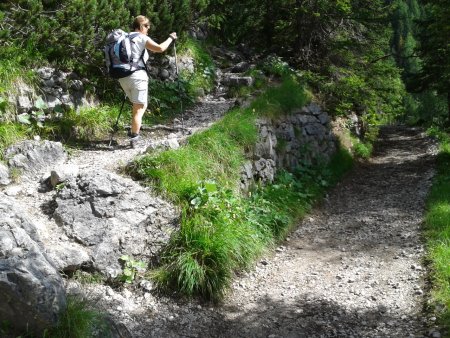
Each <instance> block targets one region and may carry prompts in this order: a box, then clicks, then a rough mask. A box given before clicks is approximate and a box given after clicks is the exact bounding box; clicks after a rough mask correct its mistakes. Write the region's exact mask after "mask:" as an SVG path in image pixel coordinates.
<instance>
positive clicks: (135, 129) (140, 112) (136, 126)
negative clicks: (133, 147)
mask: <svg viewBox="0 0 450 338" xmlns="http://www.w3.org/2000/svg"><path fill="white" fill-rule="evenodd" d="M145 109H147V106H146V105H144V104H142V103H133V117H132V119H131V133H133V134H139V131H140V130H141V125H142V117H143V116H144V113H145Z"/></svg>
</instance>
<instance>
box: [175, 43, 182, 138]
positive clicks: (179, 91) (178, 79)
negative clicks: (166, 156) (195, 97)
mask: <svg viewBox="0 0 450 338" xmlns="http://www.w3.org/2000/svg"><path fill="white" fill-rule="evenodd" d="M176 41H177V40H174V41H173V52H174V54H175V73H176V75H177V84H178V95H179V96H180V93H181V85H180V76H179V74H178V58H177V45H176ZM180 110H181V129H182V130H183V133H184V113H183V98H182V97H181V96H180Z"/></svg>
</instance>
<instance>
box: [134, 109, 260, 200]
mask: <svg viewBox="0 0 450 338" xmlns="http://www.w3.org/2000/svg"><path fill="white" fill-rule="evenodd" d="M253 122H254V116H253V114H252V113H251V112H249V111H244V112H243V111H239V110H234V111H232V112H229V113H228V114H227V115H226V116H225V117H224V119H223V120H222V121H220V122H219V123H216V124H215V125H213V126H212V127H211V128H210V129H208V130H206V131H204V132H201V133H198V134H194V135H193V136H192V137H190V138H189V143H188V145H187V146H185V147H183V148H180V149H179V150H171V151H167V152H163V153H160V154H150V155H146V156H143V157H142V158H140V159H138V160H137V161H136V162H135V165H134V168H133V171H134V172H135V173H136V174H138V175H139V176H140V177H145V178H147V179H151V180H152V182H153V184H155V185H156V186H157V188H158V189H159V190H161V191H165V192H166V193H167V194H168V195H169V196H170V197H172V198H174V199H177V198H180V197H184V198H186V197H187V196H190V194H191V193H192V192H193V191H194V190H195V189H196V188H195V187H196V186H197V182H199V181H202V180H207V179H209V178H212V177H214V178H215V180H216V181H217V182H218V183H219V184H221V185H223V186H225V187H229V188H235V184H236V183H235V182H237V181H238V178H239V171H240V166H241V164H242V163H243V162H244V149H246V148H248V147H250V146H251V145H252V144H253V143H254V141H255V140H256V133H257V131H256V127H255V125H254V123H253ZM230 178H233V179H234V180H233V179H230ZM230 182H233V183H230ZM230 184H231V186H230Z"/></svg>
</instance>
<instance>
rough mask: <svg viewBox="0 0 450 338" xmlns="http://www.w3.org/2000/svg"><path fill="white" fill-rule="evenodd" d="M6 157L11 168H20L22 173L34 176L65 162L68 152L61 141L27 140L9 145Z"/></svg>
mask: <svg viewBox="0 0 450 338" xmlns="http://www.w3.org/2000/svg"><path fill="white" fill-rule="evenodd" d="M5 158H6V159H7V161H8V166H9V168H10V169H13V168H14V169H18V170H20V172H21V175H24V176H27V177H33V176H36V175H39V174H40V173H41V172H42V171H45V169H46V168H49V167H50V166H55V165H58V164H61V163H63V162H64V161H65V160H66V159H67V153H66V152H65V150H64V148H63V146H62V144H61V143H59V142H52V141H47V140H46V141H30V140H27V141H23V142H20V143H18V144H15V145H13V146H11V147H9V148H8V149H7V150H6V152H5Z"/></svg>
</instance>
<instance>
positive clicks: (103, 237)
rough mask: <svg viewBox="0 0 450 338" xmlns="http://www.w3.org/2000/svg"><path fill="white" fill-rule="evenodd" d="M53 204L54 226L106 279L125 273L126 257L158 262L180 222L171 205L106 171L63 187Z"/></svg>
mask: <svg viewBox="0 0 450 338" xmlns="http://www.w3.org/2000/svg"><path fill="white" fill-rule="evenodd" d="M55 201H56V204H57V207H56V209H55V211H54V214H53V216H54V218H55V220H56V222H57V223H58V224H59V225H60V226H61V227H62V228H63V230H64V232H65V233H66V235H67V236H68V237H69V238H71V239H72V240H74V241H76V242H77V243H79V244H80V245H81V246H82V247H84V249H85V250H87V252H88V253H89V256H90V260H91V264H92V266H93V267H94V268H95V269H97V270H99V271H101V272H102V273H104V274H105V275H107V276H108V277H116V276H117V275H118V274H119V273H120V272H121V266H120V264H119V258H120V256H121V255H123V254H127V255H134V256H137V257H142V258H144V257H145V258H147V259H149V258H155V257H156V254H157V253H158V251H159V250H160V249H161V247H162V246H163V245H164V244H166V243H167V242H168V240H169V236H170V234H171V232H172V231H173V230H174V229H175V227H176V223H177V222H176V221H177V217H178V216H177V213H176V211H175V210H174V208H173V207H171V206H170V205H169V204H168V203H167V202H164V201H163V200H162V199H160V198H156V197H152V196H151V195H150V194H149V192H148V190H146V189H144V188H142V187H141V186H139V185H138V184H137V183H135V182H133V181H132V180H130V179H126V178H123V177H120V176H118V175H116V174H113V173H111V172H106V171H98V172H84V173H80V174H79V175H78V176H77V177H76V178H72V179H70V180H69V181H67V182H66V183H65V187H64V188H63V189H62V190H61V191H60V192H59V193H58V194H57V196H56V199H55ZM88 263H89V262H85V264H88Z"/></svg>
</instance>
